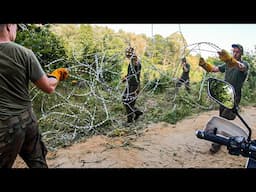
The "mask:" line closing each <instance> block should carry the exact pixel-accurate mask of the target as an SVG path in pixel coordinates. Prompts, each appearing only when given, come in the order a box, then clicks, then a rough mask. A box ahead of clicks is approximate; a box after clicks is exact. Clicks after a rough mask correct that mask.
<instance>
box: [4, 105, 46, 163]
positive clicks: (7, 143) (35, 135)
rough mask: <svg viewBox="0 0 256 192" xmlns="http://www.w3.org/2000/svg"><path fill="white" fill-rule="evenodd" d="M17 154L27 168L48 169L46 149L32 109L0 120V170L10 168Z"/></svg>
mask: <svg viewBox="0 0 256 192" xmlns="http://www.w3.org/2000/svg"><path fill="white" fill-rule="evenodd" d="M18 154H19V155H20V156H21V158H22V159H23V160H24V161H25V163H26V164H27V166H28V167H29V168H48V166H47V163H46V154H47V149H46V147H45V145H44V143H43V142H42V140H41V134H40V133H39V129H38V123H37V119H36V116H35V114H34V113H33V111H32V109H29V110H27V111H25V112H23V113H22V114H21V115H19V116H14V117H11V118H9V119H7V120H0V168H11V167H12V166H13V164H14V161H15V159H16V157H17V155H18Z"/></svg>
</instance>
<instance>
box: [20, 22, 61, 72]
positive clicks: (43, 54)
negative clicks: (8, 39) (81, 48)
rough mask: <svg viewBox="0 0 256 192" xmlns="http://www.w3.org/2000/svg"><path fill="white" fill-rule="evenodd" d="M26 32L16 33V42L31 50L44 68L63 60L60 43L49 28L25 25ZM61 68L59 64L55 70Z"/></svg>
mask: <svg viewBox="0 0 256 192" xmlns="http://www.w3.org/2000/svg"><path fill="white" fill-rule="evenodd" d="M27 29H28V30H24V31H20V32H18V33H17V38H16V42H17V43H19V44H21V45H23V46H25V47H27V48H29V49H31V50H32V51H33V52H34V53H35V55H36V56H37V58H38V59H39V61H40V63H41V65H42V66H43V67H44V66H45V65H47V64H49V63H50V62H52V61H54V60H57V59H65V58H66V53H65V49H64V47H63V44H62V41H61V40H60V39H59V38H58V37H57V36H56V35H55V34H54V33H52V32H51V31H50V30H49V26H38V25H35V24H31V25H27ZM58 67H63V63H60V64H59V65H57V66H56V67H55V68H58Z"/></svg>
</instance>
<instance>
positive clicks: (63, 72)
mask: <svg viewBox="0 0 256 192" xmlns="http://www.w3.org/2000/svg"><path fill="white" fill-rule="evenodd" d="M48 77H55V78H56V79H57V80H58V81H63V80H65V79H67V78H68V70H67V69H66V68H58V69H55V70H54V71H53V72H52V73H50V74H49V75H48Z"/></svg>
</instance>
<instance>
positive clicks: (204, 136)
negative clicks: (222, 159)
mask: <svg viewBox="0 0 256 192" xmlns="http://www.w3.org/2000/svg"><path fill="white" fill-rule="evenodd" d="M196 136H197V137H198V138H200V139H205V140H208V141H212V142H215V143H219V144H221V145H226V146H228V145H229V139H227V138H224V137H220V136H217V135H215V134H213V133H208V132H205V131H202V130H198V131H196Z"/></svg>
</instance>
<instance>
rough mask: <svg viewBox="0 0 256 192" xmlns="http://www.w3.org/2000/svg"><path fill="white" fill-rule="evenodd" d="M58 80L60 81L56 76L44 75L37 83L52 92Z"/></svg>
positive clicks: (47, 91) (40, 87) (41, 87)
mask: <svg viewBox="0 0 256 192" xmlns="http://www.w3.org/2000/svg"><path fill="white" fill-rule="evenodd" d="M58 82H59V81H58V80H57V79H56V78H52V77H47V76H46V75H44V76H42V77H41V78H40V79H39V80H38V81H36V82H35V85H36V86H37V87H38V88H39V89H41V90H42V91H44V92H46V93H52V92H54V91H55V89H56V87H57V85H58Z"/></svg>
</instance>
